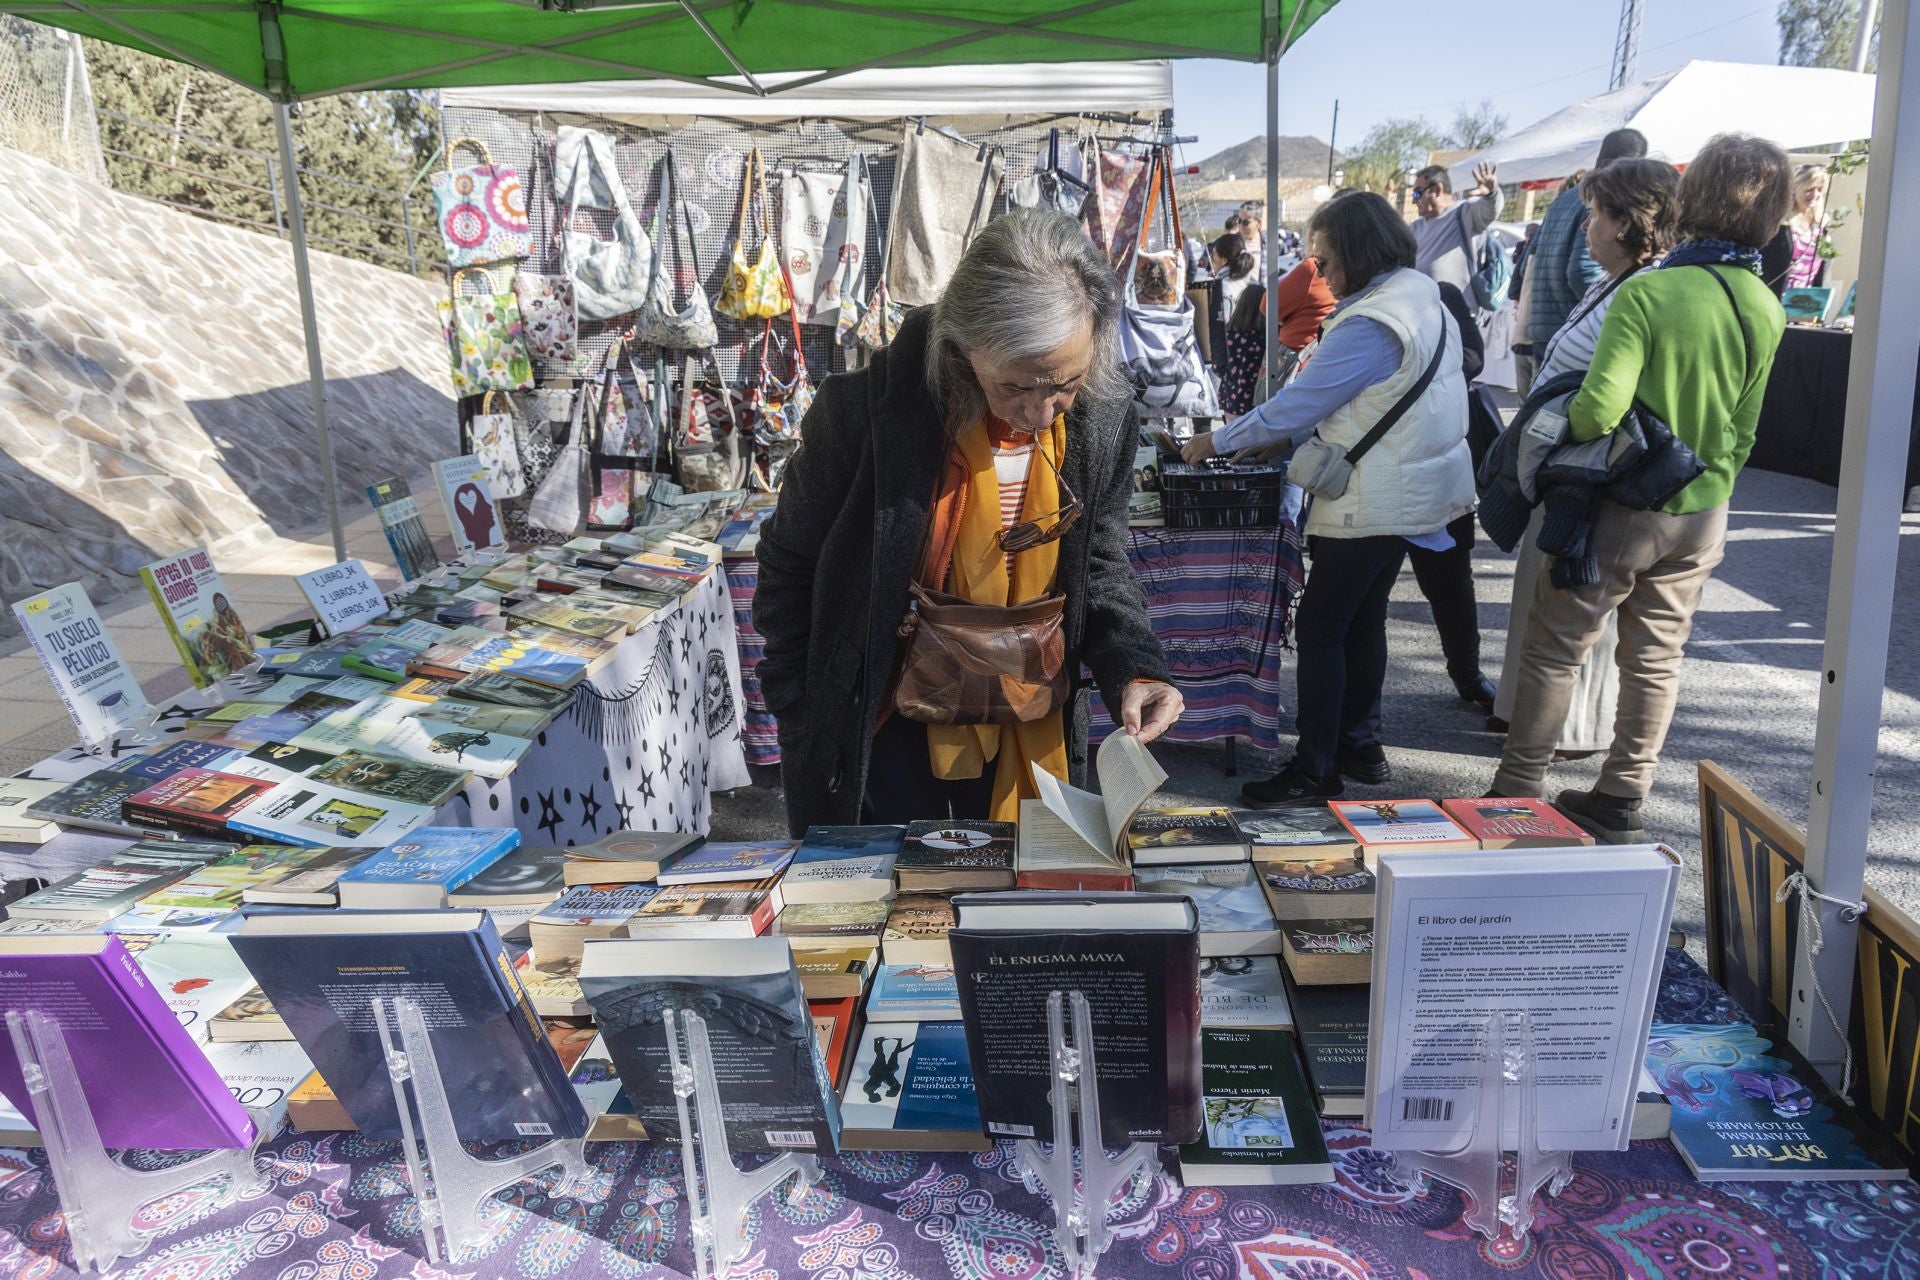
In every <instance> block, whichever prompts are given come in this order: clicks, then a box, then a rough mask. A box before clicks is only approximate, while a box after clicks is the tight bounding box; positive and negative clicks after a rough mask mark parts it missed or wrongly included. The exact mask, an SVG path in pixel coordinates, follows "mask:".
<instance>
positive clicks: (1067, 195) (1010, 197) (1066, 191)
mask: <svg viewBox="0 0 1920 1280" xmlns="http://www.w3.org/2000/svg"><path fill="white" fill-rule="evenodd" d="M1092 198H1093V188H1091V187H1089V186H1088V185H1087V184H1086V183H1084V182H1082V181H1081V180H1080V179H1079V178H1076V177H1075V176H1074V175H1072V174H1071V173H1068V172H1067V171H1066V170H1065V169H1062V168H1061V167H1060V131H1059V130H1058V129H1049V130H1047V162H1046V164H1044V165H1042V166H1040V167H1039V168H1038V169H1036V170H1035V171H1034V173H1033V174H1032V175H1031V176H1029V177H1025V178H1022V179H1020V181H1018V182H1016V183H1014V184H1013V186H1011V187H1010V188H1008V189H1007V203H1008V204H1010V205H1013V206H1015V207H1016V208H1021V209H1052V210H1053V211H1054V212H1056V213H1064V214H1066V215H1067V216H1068V217H1069V218H1072V219H1073V220H1074V221H1075V222H1078V221H1080V219H1081V218H1083V217H1085V216H1086V212H1087V202H1088V201H1089V200H1091V199H1092Z"/></svg>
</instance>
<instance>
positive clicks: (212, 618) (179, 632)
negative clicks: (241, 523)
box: [140, 547, 254, 689]
mask: <svg viewBox="0 0 1920 1280" xmlns="http://www.w3.org/2000/svg"><path fill="white" fill-rule="evenodd" d="M140 581H141V583H142V584H143V585H144V586H145V587H146V589H147V595H148V596H149V597H151V598H152V600H153V607H154V608H155V609H156V610H157V611H158V612H159V614H160V625H161V626H162V627H164V628H165V629H166V632H167V636H168V638H169V639H171V640H172V641H173V647H174V648H175V649H177V650H179V653H180V662H181V664H182V665H183V666H185V667H186V669H187V676H188V678H189V679H191V680H192V681H193V687H194V688H196V689H204V688H206V687H207V686H208V685H211V684H214V683H215V682H217V681H219V680H221V679H223V678H225V677H226V676H230V675H232V674H233V673H234V672H236V671H240V670H242V669H243V668H245V667H246V666H247V665H248V664H250V663H252V662H253V660H254V648H253V636H252V633H250V632H249V631H248V630H247V624H246V623H244V622H242V621H241V620H240V614H239V612H238V611H237V610H236V609H235V608H234V607H233V597H232V596H230V595H229V594H228V593H227V588H226V584H225V583H223V582H221V581H220V571H219V570H217V569H215V568H214V566H213V555H212V553H211V552H209V551H208V550H207V549H206V548H205V547H195V548H194V549H193V550H191V551H183V552H181V553H180V554H179V555H177V556H168V557H167V558H166V559H164V560H156V561H154V562H153V563H152V564H150V565H146V566H144V567H143V568H142V569H141V570H140Z"/></svg>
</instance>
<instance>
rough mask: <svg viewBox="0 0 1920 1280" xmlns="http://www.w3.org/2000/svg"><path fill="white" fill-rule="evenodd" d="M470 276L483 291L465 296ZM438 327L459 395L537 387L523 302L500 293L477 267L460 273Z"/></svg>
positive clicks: (442, 305)
mask: <svg viewBox="0 0 1920 1280" xmlns="http://www.w3.org/2000/svg"><path fill="white" fill-rule="evenodd" d="M470 278H477V279H478V280H479V281H480V282H481V284H482V289H481V291H480V292H478V293H463V292H461V290H462V288H463V286H464V285H465V283H466V282H467V281H468V280H469V279H470ZM439 307H440V327H441V330H442V332H443V333H445V335H446V339H447V348H448V352H449V354H450V355H451V357H452V364H453V390H454V394H455V395H461V396H471V395H478V394H479V393H480V392H482V391H524V390H526V389H528V388H529V387H531V386H533V360H532V359H531V358H530V357H529V356H528V355H527V344H526V339H525V336H524V334H523V332H522V326H521V320H520V303H519V300H518V299H516V298H515V297H514V296H513V292H512V291H511V290H508V291H507V292H505V293H501V292H498V291H497V290H496V289H495V288H494V284H493V278H492V277H491V276H489V275H488V274H487V273H486V272H485V271H483V270H481V269H479V268H477V267H468V268H466V269H465V270H462V271H457V272H455V273H454V277H453V293H452V296H450V297H446V298H442V299H440V301H439Z"/></svg>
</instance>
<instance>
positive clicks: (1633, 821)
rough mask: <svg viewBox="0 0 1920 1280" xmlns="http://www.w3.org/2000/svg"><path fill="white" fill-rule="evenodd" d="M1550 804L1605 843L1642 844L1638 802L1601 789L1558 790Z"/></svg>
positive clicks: (1643, 832)
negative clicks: (1611, 794)
mask: <svg viewBox="0 0 1920 1280" xmlns="http://www.w3.org/2000/svg"><path fill="white" fill-rule="evenodd" d="M1553 803H1554V807H1555V808H1557V809H1559V810H1560V812H1562V813H1564V814H1566V815H1567V816H1568V817H1569V818H1572V819H1573V820H1574V821H1575V822H1577V823H1579V824H1580V825H1581V826H1582V827H1585V828H1586V829H1587V830H1588V831H1590V832H1592V833H1593V834H1594V835H1595V836H1596V837H1598V838H1599V839H1600V840H1602V841H1605V842H1606V843H1607V844H1645V843H1646V842H1647V829H1646V827H1645V826H1644V825H1642V823H1641V821H1640V801H1639V800H1637V799H1634V800H1627V799H1623V798H1621V797H1620V796H1610V795H1608V794H1607V793H1606V792H1604V791H1562V792H1561V793H1560V794H1559V795H1558V796H1555V797H1554V801H1553Z"/></svg>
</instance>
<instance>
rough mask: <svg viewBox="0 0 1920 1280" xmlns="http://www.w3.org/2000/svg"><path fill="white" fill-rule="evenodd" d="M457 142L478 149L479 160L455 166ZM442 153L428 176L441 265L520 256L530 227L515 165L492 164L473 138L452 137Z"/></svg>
mask: <svg viewBox="0 0 1920 1280" xmlns="http://www.w3.org/2000/svg"><path fill="white" fill-rule="evenodd" d="M463 147H464V148H468V149H471V150H473V151H474V152H476V153H478V154H479V156H480V163H479V164H476V165H466V166H461V167H456V166H455V165H454V163H453V156H454V153H455V152H456V151H459V150H461V149H462V148H463ZM446 155H447V167H446V168H445V169H443V170H441V171H440V172H439V173H436V174H434V175H433V179H432V185H433V203H434V209H435V211H436V213H437V215H438V218H439V222H440V235H441V237H442V238H443V239H444V240H445V241H446V242H447V265H448V266H451V267H454V268H456V269H457V268H460V267H473V266H479V265H481V264H482V263H488V262H503V261H506V260H508V259H511V258H524V257H526V256H527V250H528V249H529V248H530V247H531V246H532V244H533V229H532V227H531V226H530V225H529V224H528V222H527V193H526V189H525V188H524V187H522V186H521V185H520V172H519V170H517V169H515V168H514V167H513V166H512V165H506V164H495V163H493V159H492V157H491V156H489V155H488V154H487V149H486V147H484V146H482V145H481V144H480V143H479V142H478V141H477V140H475V139H473V138H456V139H454V140H453V141H452V142H451V143H449V144H448V145H447V152H446Z"/></svg>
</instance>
